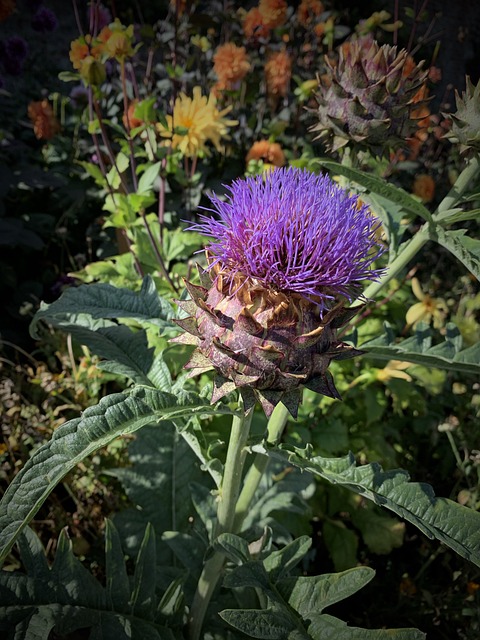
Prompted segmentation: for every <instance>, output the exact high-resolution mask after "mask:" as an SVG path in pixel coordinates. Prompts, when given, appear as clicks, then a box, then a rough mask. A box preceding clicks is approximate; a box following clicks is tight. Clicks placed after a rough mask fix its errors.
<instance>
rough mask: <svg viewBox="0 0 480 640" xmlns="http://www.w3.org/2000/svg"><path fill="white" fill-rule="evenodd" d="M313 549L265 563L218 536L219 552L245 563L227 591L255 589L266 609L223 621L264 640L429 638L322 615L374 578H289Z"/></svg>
mask: <svg viewBox="0 0 480 640" xmlns="http://www.w3.org/2000/svg"><path fill="white" fill-rule="evenodd" d="M310 544H311V541H310V539H308V538H307V537H306V536H305V537H303V538H300V539H297V540H294V541H293V542H292V543H290V544H289V545H286V546H285V547H284V548H282V549H280V550H279V551H273V552H272V553H270V554H268V555H265V553H264V557H263V559H259V558H256V557H252V556H250V553H249V548H248V546H246V543H245V542H244V541H242V539H241V538H239V537H238V536H234V535H233V534H224V535H221V536H219V537H218V538H217V541H216V546H217V547H221V548H222V549H223V551H224V553H225V554H226V555H227V557H228V558H229V559H230V560H232V561H233V562H235V563H236V564H239V563H240V566H237V567H236V568H234V569H233V571H231V573H229V574H228V575H227V576H226V578H225V580H224V583H223V584H224V586H225V587H229V588H232V589H239V588H240V589H245V588H251V589H255V590H256V591H257V593H258V594H261V595H260V600H261V601H263V603H264V607H263V608H262V609H225V610H223V611H221V612H220V616H221V617H222V618H223V619H224V620H225V621H226V622H228V623H229V624H230V625H232V626H233V627H235V628H236V629H238V630H240V631H242V632H243V633H245V634H247V636H248V637H251V638H263V639H265V640H267V639H268V640H326V639H327V638H332V640H333V639H334V638H335V640H337V638H342V639H343V640H357V639H358V640H360V639H363V638H364V639H365V640H370V639H371V640H374V639H377V638H378V640H380V638H392V639H395V640H423V638H424V634H423V633H421V632H420V631H418V630H417V629H378V630H376V629H375V630H372V631H370V630H367V629H358V628H354V627H353V628H352V627H348V626H347V625H346V623H345V622H343V621H342V620H339V619H338V618H335V617H333V616H329V615H326V614H323V611H324V609H326V608H327V607H329V606H331V605H333V604H336V603H338V602H341V601H342V600H344V599H345V598H348V597H349V596H351V595H353V594H354V593H357V592H358V591H359V590H360V589H362V588H363V587H364V586H365V585H366V584H368V582H370V580H372V578H373V577H374V575H375V572H374V571H373V569H370V568H369V567H355V568H353V569H349V570H347V571H343V572H341V573H329V574H324V575H320V576H308V577H305V576H298V575H288V574H289V573H290V572H291V570H292V569H293V568H294V567H295V566H296V564H298V562H300V560H301V559H302V558H303V556H304V555H305V554H306V553H307V551H308V549H309V547H310ZM323 622H325V624H323ZM332 630H333V631H332ZM335 631H336V632H337V635H335V633H334V632H335Z"/></svg>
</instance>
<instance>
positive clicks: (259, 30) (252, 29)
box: [243, 7, 270, 40]
mask: <svg viewBox="0 0 480 640" xmlns="http://www.w3.org/2000/svg"><path fill="white" fill-rule="evenodd" d="M243 33H244V34H245V37H246V38H247V39H248V40H257V39H259V38H268V36H269V35H270V27H267V25H266V24H265V23H264V21H263V16H262V14H261V13H260V10H259V8H258V7H252V8H251V9H250V11H247V13H246V14H245V18H244V19H243Z"/></svg>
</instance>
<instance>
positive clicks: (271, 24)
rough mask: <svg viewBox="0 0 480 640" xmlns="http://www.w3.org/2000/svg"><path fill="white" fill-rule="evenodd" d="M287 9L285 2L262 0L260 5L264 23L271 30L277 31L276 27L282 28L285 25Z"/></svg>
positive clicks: (281, 0)
mask: <svg viewBox="0 0 480 640" xmlns="http://www.w3.org/2000/svg"><path fill="white" fill-rule="evenodd" d="M287 8H288V6H287V3H286V1H285V0H260V3H259V5H258V10H259V11H260V13H261V14H262V18H263V23H264V25H265V26H266V27H268V28H269V29H275V27H281V26H282V24H285V20H286V18H287Z"/></svg>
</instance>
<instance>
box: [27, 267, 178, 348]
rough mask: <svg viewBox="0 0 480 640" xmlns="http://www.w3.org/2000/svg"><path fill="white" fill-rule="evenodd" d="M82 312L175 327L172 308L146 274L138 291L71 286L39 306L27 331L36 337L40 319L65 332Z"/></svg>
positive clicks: (98, 317)
mask: <svg viewBox="0 0 480 640" xmlns="http://www.w3.org/2000/svg"><path fill="white" fill-rule="evenodd" d="M81 314H82V315H81ZM83 315H87V316H90V317H91V318H93V319H109V318H132V319H135V320H137V322H139V323H140V324H145V323H147V324H154V325H157V326H159V327H162V328H174V327H175V325H174V323H173V322H172V319H173V317H174V311H173V308H172V307H171V305H170V304H169V302H168V301H167V300H165V299H164V298H161V297H160V296H159V295H158V293H157V291H156V288H155V283H154V281H153V280H152V278H151V277H150V276H146V277H145V278H144V280H143V282H142V288H141V290H140V291H138V292H136V291H132V290H131V289H119V288H118V287H113V286H112V285H110V284H104V283H92V284H87V285H80V286H79V287H70V288H69V289H66V290H65V291H64V292H63V294H62V295H61V296H60V298H59V299H58V300H56V301H55V302H52V303H51V304H49V305H45V304H43V305H42V306H41V308H40V310H39V311H37V313H36V314H35V317H34V319H33V321H32V323H31V325H30V333H31V335H32V337H33V338H36V339H38V338H39V335H38V331H37V325H38V323H39V322H40V321H41V320H44V321H45V322H48V323H49V324H51V325H53V326H54V327H57V328H64V329H65V330H67V331H68V330H69V328H71V326H72V325H73V324H75V323H76V321H77V319H78V318H79V316H80V319H81V318H82V316H83ZM84 322H85V321H84ZM112 324H113V323H110V324H107V323H105V324H104V325H103V326H112Z"/></svg>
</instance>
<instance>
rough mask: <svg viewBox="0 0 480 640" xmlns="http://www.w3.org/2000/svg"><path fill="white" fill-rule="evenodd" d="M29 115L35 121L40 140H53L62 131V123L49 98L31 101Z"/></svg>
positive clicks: (36, 132)
mask: <svg viewBox="0 0 480 640" xmlns="http://www.w3.org/2000/svg"><path fill="white" fill-rule="evenodd" d="M28 117H29V118H30V120H31V121H32V123H33V132H34V134H35V137H36V138H38V139H39V140H51V139H52V138H53V137H54V136H55V135H56V134H57V133H58V132H59V131H60V123H59V121H58V120H57V118H56V116H55V114H54V113H53V109H52V105H51V104H50V103H49V101H48V100H40V101H38V102H31V103H30V104H29V105H28Z"/></svg>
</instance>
